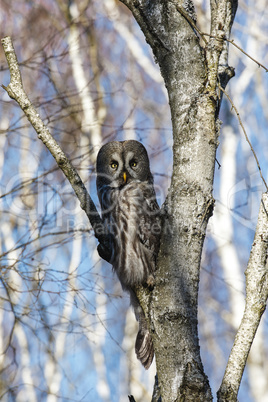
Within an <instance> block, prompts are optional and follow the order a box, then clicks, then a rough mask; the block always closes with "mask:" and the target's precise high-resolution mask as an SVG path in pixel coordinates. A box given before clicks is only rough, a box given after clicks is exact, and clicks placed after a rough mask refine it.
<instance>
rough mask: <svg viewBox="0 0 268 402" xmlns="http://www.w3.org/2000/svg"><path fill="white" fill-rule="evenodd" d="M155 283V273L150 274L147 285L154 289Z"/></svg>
mask: <svg viewBox="0 0 268 402" xmlns="http://www.w3.org/2000/svg"><path fill="white" fill-rule="evenodd" d="M154 284H155V280H154V276H153V275H149V276H148V278H147V280H146V285H147V286H148V288H149V289H150V290H153V288H154Z"/></svg>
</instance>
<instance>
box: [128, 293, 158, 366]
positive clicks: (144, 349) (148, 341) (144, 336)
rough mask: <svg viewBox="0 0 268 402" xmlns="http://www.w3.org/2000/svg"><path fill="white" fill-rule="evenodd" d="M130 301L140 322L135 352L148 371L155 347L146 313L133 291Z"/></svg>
mask: <svg viewBox="0 0 268 402" xmlns="http://www.w3.org/2000/svg"><path fill="white" fill-rule="evenodd" d="M130 301H131V304H132V306H133V308H134V313H135V316H136V319H137V321H138V322H139V331H138V334H137V338H136V343H135V352H136V355H137V358H138V359H139V360H140V362H141V364H142V365H143V366H144V368H146V370H148V368H149V367H150V366H151V364H152V361H153V358H154V345H153V340H152V337H151V334H150V332H149V329H148V326H147V322H146V318H145V315H144V312H143V310H142V308H141V306H140V304H139V301H138V299H137V297H136V295H135V293H134V292H133V291H131V292H130Z"/></svg>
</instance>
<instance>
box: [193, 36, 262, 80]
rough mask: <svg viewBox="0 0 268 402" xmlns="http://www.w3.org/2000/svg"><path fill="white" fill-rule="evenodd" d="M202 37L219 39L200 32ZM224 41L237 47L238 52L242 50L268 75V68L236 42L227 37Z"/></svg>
mask: <svg viewBox="0 0 268 402" xmlns="http://www.w3.org/2000/svg"><path fill="white" fill-rule="evenodd" d="M198 33H199V34H200V35H202V38H203V36H209V37H210V38H213V39H218V37H217V36H215V35H211V34H208V33H205V32H198ZM222 39H223V40H225V41H226V42H228V43H231V44H232V45H233V46H235V47H236V48H237V49H238V50H240V52H241V53H243V54H244V55H245V56H247V57H248V58H249V59H251V60H252V61H254V63H256V64H257V65H258V66H259V67H262V68H263V69H264V70H265V71H266V72H267V73H268V68H267V67H265V66H264V65H263V64H261V63H260V62H259V61H258V60H256V59H254V58H253V57H252V56H250V55H249V54H248V53H247V52H245V50H243V49H242V48H241V47H240V46H238V45H237V44H236V43H235V42H234V40H233V39H227V38H226V37H223V38H222ZM203 40H204V38H203Z"/></svg>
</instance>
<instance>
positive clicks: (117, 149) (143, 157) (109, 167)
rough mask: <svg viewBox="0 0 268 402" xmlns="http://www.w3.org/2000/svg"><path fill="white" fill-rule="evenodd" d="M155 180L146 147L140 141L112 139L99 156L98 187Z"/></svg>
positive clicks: (118, 186) (115, 186)
mask: <svg viewBox="0 0 268 402" xmlns="http://www.w3.org/2000/svg"><path fill="white" fill-rule="evenodd" d="M137 180H138V181H148V182H149V183H152V182H153V177H152V174H151V171H150V163H149V158H148V154H147V151H146V149H145V147H144V146H143V145H142V144H141V143H140V142H138V141H134V140H128V141H112V142H108V143H107V144H105V145H103V147H102V148H101V149H100V150H99V153H98V156H97V188H99V187H101V186H103V185H108V186H110V187H114V188H120V187H122V186H124V185H125V184H128V183H130V182H132V181H137Z"/></svg>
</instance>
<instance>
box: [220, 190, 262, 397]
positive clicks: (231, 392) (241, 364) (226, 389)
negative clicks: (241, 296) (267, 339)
mask: <svg viewBox="0 0 268 402" xmlns="http://www.w3.org/2000/svg"><path fill="white" fill-rule="evenodd" d="M267 211H268V194H267V193H265V194H263V196H262V200H261V206H260V211H259V217H258V223H257V229H256V233H255V238H254V241H253V244H252V248H251V253H250V257H249V262H248V266H247V270H246V273H245V274H246V307H245V311H244V315H243V318H242V321H241V324H240V327H239V329H238V332H237V334H236V337H235V341H234V346H233V348H232V351H231V354H230V356H229V360H228V363H227V367H226V370H225V373H224V377H223V380H222V383H221V387H220V389H219V391H218V394H217V395H218V401H219V402H223V401H226V400H228V401H236V400H237V393H238V390H239V386H240V382H241V378H242V375H243V372H244V368H245V365H246V361H247V357H248V354H249V351H250V348H251V345H252V342H253V339H254V337H255V334H256V331H257V328H258V326H259V323H260V320H261V317H262V314H263V313H264V311H265V308H266V302H267V298H268V269H267V268H268V266H267V264H268V263H267V252H268V215H267Z"/></svg>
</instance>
